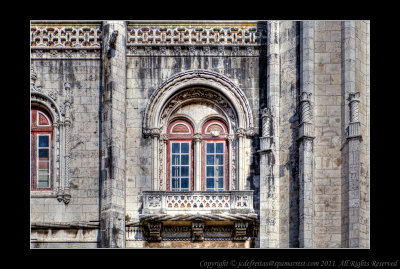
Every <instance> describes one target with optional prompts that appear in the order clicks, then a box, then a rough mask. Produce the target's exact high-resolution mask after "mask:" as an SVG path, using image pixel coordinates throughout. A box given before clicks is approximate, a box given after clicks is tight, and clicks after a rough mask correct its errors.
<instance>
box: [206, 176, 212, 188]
mask: <svg viewBox="0 0 400 269" xmlns="http://www.w3.org/2000/svg"><path fill="white" fill-rule="evenodd" d="M206 188H207V189H214V178H207V181H206Z"/></svg>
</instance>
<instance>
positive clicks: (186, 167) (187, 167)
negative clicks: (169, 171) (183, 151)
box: [180, 166, 189, 177]
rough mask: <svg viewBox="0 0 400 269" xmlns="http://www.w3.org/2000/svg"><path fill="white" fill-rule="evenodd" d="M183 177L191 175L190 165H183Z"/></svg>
mask: <svg viewBox="0 0 400 269" xmlns="http://www.w3.org/2000/svg"><path fill="white" fill-rule="evenodd" d="M180 176H181V177H188V176H189V166H182V167H181V174H180Z"/></svg>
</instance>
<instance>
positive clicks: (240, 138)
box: [236, 128, 246, 190]
mask: <svg viewBox="0 0 400 269" xmlns="http://www.w3.org/2000/svg"><path fill="white" fill-rule="evenodd" d="M236 137H237V156H238V157H237V158H238V161H237V162H238V168H237V169H238V173H237V181H238V182H237V186H238V190H244V189H245V180H246V179H245V178H244V172H245V168H244V156H243V155H244V139H245V130H244V129H243V128H239V129H237V130H236Z"/></svg>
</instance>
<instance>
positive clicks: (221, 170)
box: [215, 166, 224, 177]
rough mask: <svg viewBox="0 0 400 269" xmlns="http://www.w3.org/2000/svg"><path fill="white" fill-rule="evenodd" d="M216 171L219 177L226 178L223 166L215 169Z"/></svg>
mask: <svg viewBox="0 0 400 269" xmlns="http://www.w3.org/2000/svg"><path fill="white" fill-rule="evenodd" d="M215 170H217V172H216V174H217V176H219V177H223V176H224V167H223V166H217V167H215Z"/></svg>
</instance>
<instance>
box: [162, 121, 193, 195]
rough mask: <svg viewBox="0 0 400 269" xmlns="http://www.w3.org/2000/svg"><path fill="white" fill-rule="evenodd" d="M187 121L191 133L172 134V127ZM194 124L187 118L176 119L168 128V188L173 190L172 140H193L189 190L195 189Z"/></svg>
mask: <svg viewBox="0 0 400 269" xmlns="http://www.w3.org/2000/svg"><path fill="white" fill-rule="evenodd" d="M181 122H182V123H185V124H186V125H187V126H189V128H190V134H171V128H172V126H173V125H174V124H176V123H181ZM193 132H194V131H193V126H192V125H191V124H190V122H188V121H185V120H181V119H178V120H174V121H172V122H171V123H170V124H169V125H168V128H167V134H168V143H167V162H166V166H167V169H166V170H167V175H166V190H167V191H170V190H171V176H170V175H171V159H170V158H171V155H170V152H171V142H191V143H190V163H189V167H190V169H189V190H190V191H193V190H194V142H193Z"/></svg>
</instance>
